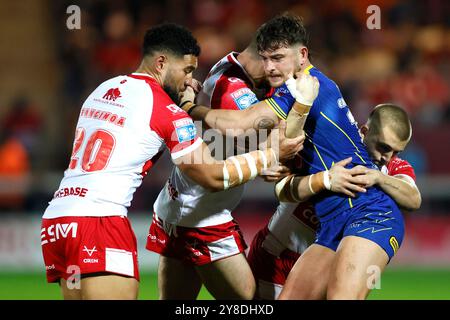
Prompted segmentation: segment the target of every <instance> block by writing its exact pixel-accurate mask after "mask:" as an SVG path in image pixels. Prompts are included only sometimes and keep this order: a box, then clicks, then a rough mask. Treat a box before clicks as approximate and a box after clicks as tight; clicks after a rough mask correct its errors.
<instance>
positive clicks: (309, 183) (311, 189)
mask: <svg viewBox="0 0 450 320" xmlns="http://www.w3.org/2000/svg"><path fill="white" fill-rule="evenodd" d="M312 176H313V175H312V174H310V175H309V179H308V187H309V191H311V193H312V194H316V193H315V192H314V190H313V188H312V186H311V178H312Z"/></svg>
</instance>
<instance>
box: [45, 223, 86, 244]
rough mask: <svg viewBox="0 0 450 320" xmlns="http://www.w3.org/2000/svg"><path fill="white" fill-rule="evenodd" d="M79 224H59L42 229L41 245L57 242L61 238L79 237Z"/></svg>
mask: <svg viewBox="0 0 450 320" xmlns="http://www.w3.org/2000/svg"><path fill="white" fill-rule="evenodd" d="M77 230H78V223H77V222H71V223H57V224H52V225H50V226H49V227H48V228H42V229H41V245H44V244H47V243H49V242H55V241H56V240H59V239H61V238H68V237H69V236H71V237H72V238H76V237H77Z"/></svg>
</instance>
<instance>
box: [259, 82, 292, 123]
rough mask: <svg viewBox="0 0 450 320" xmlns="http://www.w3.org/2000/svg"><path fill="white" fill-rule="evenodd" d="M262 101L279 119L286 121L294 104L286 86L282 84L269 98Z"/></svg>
mask: <svg viewBox="0 0 450 320" xmlns="http://www.w3.org/2000/svg"><path fill="white" fill-rule="evenodd" d="M264 101H265V102H266V103H267V104H268V105H269V107H270V108H271V109H272V110H273V112H275V114H276V115H277V116H278V117H279V118H280V119H283V120H286V118H287V115H288V113H289V111H291V109H292V105H293V104H294V102H295V98H294V97H293V96H292V95H291V93H290V92H289V89H288V88H287V87H286V84H283V85H282V86H281V87H279V88H277V89H275V90H274V92H273V94H272V96H271V97H270V98H267V99H266V100H264Z"/></svg>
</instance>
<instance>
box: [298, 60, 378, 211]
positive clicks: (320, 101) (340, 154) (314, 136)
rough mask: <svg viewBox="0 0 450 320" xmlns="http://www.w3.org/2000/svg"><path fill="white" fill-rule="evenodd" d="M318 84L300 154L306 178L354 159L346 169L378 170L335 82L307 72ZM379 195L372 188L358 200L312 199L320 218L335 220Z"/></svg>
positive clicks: (339, 197)
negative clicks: (332, 218)
mask: <svg viewBox="0 0 450 320" xmlns="http://www.w3.org/2000/svg"><path fill="white" fill-rule="evenodd" d="M305 73H309V74H311V75H312V76H314V77H316V78H317V79H318V80H319V83H320V88H319V95H318V96H317V98H316V100H315V101H314V103H313V105H312V107H311V110H310V112H309V115H308V118H307V120H306V123H305V135H306V139H305V143H304V149H303V150H302V152H301V155H302V158H303V162H304V170H305V172H304V173H305V174H313V173H316V172H319V171H323V170H329V169H330V168H331V167H332V166H333V165H334V163H336V162H339V161H341V160H343V159H345V158H348V157H352V163H351V164H349V165H348V166H347V168H352V167H354V166H356V165H363V166H366V167H368V168H372V169H376V168H377V167H376V166H375V164H373V163H372V161H371V160H370V157H369V154H368V152H367V150H366V147H365V145H364V144H363V142H362V138H361V136H360V134H359V130H358V124H357V122H356V121H355V119H354V118H353V115H352V113H351V111H350V109H349V107H348V106H347V104H346V103H345V100H344V98H343V97H342V94H341V92H340V90H339V88H338V86H337V85H336V83H335V82H334V81H332V80H331V79H329V78H328V77H327V76H325V75H324V74H323V73H322V72H320V71H319V70H318V69H317V68H315V67H313V66H310V67H309V68H307V69H306V70H305ZM378 192H380V191H379V190H378V189H377V188H370V190H368V192H367V193H360V194H358V196H357V197H356V198H353V199H352V198H349V197H348V196H345V195H343V194H338V193H333V192H322V193H321V194H319V195H317V196H314V197H313V198H311V201H313V202H314V206H315V209H316V214H317V215H318V216H319V217H322V218H323V217H325V216H327V217H329V218H331V217H332V216H335V215H337V214H339V213H340V212H342V211H343V210H346V209H348V208H351V207H353V206H354V205H356V204H359V203H361V201H369V199H371V198H372V197H373V196H376V194H377V193H378Z"/></svg>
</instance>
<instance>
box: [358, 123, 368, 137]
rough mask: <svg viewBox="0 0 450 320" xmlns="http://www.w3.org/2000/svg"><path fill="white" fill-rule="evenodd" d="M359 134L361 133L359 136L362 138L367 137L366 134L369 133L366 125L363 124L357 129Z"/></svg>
mask: <svg viewBox="0 0 450 320" xmlns="http://www.w3.org/2000/svg"><path fill="white" fill-rule="evenodd" d="M359 132H361V135H362V136H363V137H365V136H366V135H367V133H368V132H369V126H368V125H367V123H366V124H363V125H362V126H361V128H360V129H359Z"/></svg>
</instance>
